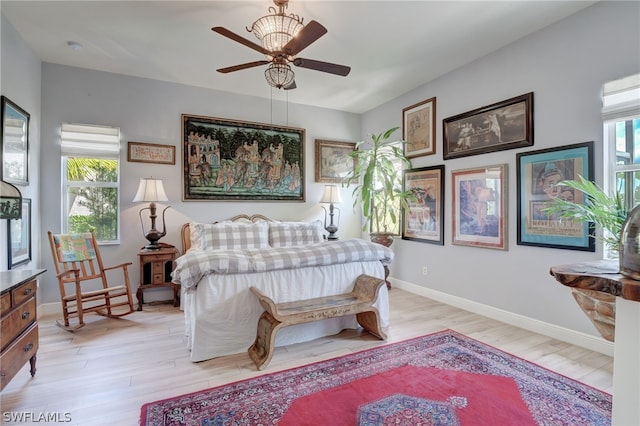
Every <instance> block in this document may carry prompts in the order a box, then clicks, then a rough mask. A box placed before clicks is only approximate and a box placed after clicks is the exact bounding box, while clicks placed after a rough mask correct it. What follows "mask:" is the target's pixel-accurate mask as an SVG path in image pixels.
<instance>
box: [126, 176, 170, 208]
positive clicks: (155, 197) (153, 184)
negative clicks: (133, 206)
mask: <svg viewBox="0 0 640 426" xmlns="http://www.w3.org/2000/svg"><path fill="white" fill-rule="evenodd" d="M139 201H147V202H156V201H169V199H168V198H167V194H166V193H165V192H164V186H163V185H162V180H161V179H154V178H141V179H140V185H139V186H138V192H136V196H135V197H133V202H134V203H135V202H139Z"/></svg>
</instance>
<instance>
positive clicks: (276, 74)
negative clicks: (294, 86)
mask: <svg viewBox="0 0 640 426" xmlns="http://www.w3.org/2000/svg"><path fill="white" fill-rule="evenodd" d="M264 77H265V78H266V79H267V83H269V85H270V86H271V87H275V88H277V89H282V88H283V87H288V86H289V85H290V84H291V83H292V82H293V79H294V78H295V77H296V75H295V73H294V72H293V70H291V67H290V66H289V65H288V64H280V63H272V64H271V65H269V67H268V68H267V69H266V70H265V72H264Z"/></svg>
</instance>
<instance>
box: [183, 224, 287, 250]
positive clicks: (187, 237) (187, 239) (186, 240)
mask: <svg viewBox="0 0 640 426" xmlns="http://www.w3.org/2000/svg"><path fill="white" fill-rule="evenodd" d="M227 221H231V222H253V223H259V222H276V221H275V220H273V219H269V218H268V217H266V216H263V215H261V214H252V215H248V214H239V215H237V216H233V217H232V218H230V219H227ZM218 222H220V221H218V220H217V221H215V222H212V223H218ZM180 239H181V240H182V253H186V252H187V250H189V249H190V248H191V229H189V223H185V224H184V225H182V229H180Z"/></svg>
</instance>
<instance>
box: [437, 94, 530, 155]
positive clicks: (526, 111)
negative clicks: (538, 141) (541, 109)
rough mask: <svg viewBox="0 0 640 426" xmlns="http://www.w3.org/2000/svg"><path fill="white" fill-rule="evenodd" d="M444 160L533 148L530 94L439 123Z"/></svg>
mask: <svg viewBox="0 0 640 426" xmlns="http://www.w3.org/2000/svg"><path fill="white" fill-rule="evenodd" d="M442 141H443V157H444V159H445V160H449V159H452V158H459V157H466V156H468V155H477V154H485V153H488V152H495V151H502V150H505V149H513V148H521V147H525V146H531V145H533V92H531V93H526V94H524V95H520V96H516V97H515V98H511V99H507V100H504V101H501V102H496V103H494V104H491V105H487V106H483V107H480V108H477V109H474V110H473V111H469V112H465V113H463V114H458V115H456V116H453V117H449V118H445V119H444V120H442Z"/></svg>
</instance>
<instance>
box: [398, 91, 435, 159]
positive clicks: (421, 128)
mask: <svg viewBox="0 0 640 426" xmlns="http://www.w3.org/2000/svg"><path fill="white" fill-rule="evenodd" d="M402 139H404V140H405V141H406V144H404V155H405V156H406V157H407V158H413V157H421V156H423V155H431V154H435V153H436V144H435V140H436V98H431V99H427V100H426V101H422V102H418V103H417V104H415V105H411V106H408V107H406V108H404V109H403V110H402Z"/></svg>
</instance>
